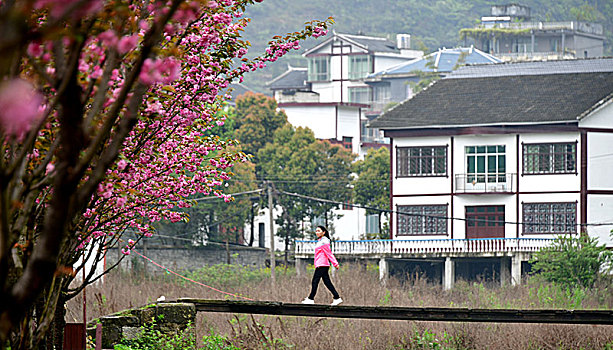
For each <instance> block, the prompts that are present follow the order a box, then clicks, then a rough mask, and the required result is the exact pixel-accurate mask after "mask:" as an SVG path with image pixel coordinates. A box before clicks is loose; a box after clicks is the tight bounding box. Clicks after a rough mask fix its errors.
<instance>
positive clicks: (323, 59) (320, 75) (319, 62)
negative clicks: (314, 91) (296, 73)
mask: <svg viewBox="0 0 613 350" xmlns="http://www.w3.org/2000/svg"><path fill="white" fill-rule="evenodd" d="M308 72H309V78H308V79H309V81H328V80H330V57H329V56H315V57H311V58H309V70H308Z"/></svg>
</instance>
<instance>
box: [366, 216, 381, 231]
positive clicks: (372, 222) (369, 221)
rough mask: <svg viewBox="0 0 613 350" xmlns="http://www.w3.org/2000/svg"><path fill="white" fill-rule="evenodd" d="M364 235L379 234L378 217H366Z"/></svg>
mask: <svg viewBox="0 0 613 350" xmlns="http://www.w3.org/2000/svg"><path fill="white" fill-rule="evenodd" d="M366 233H379V215H378V214H373V215H366Z"/></svg>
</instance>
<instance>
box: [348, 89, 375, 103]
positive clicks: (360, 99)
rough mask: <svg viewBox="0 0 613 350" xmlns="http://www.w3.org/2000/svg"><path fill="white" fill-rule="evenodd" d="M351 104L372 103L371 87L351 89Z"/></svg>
mask: <svg viewBox="0 0 613 350" xmlns="http://www.w3.org/2000/svg"><path fill="white" fill-rule="evenodd" d="M349 102H352V103H363V104H369V103H370V88H369V87H367V86H366V87H350V88H349Z"/></svg>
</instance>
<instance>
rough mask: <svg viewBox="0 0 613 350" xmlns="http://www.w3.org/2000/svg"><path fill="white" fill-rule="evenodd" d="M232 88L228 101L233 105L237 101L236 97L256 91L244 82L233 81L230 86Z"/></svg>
mask: <svg viewBox="0 0 613 350" xmlns="http://www.w3.org/2000/svg"><path fill="white" fill-rule="evenodd" d="M229 88H230V89H232V92H230V96H231V98H230V100H229V101H228V102H229V103H230V104H231V105H234V104H235V103H236V102H235V101H236V98H237V97H238V96H241V95H244V94H246V93H248V92H252V93H255V92H254V91H253V90H251V89H250V88H249V87H247V86H245V85H244V84H242V83H232V84H230V86H229Z"/></svg>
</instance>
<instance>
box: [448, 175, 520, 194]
mask: <svg viewBox="0 0 613 350" xmlns="http://www.w3.org/2000/svg"><path fill="white" fill-rule="evenodd" d="M516 177H517V174H515V173H489V174H456V175H455V187H454V188H455V191H456V193H512V192H513V191H514V188H513V184H514V183H515V178H516Z"/></svg>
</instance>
